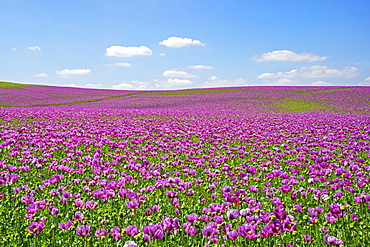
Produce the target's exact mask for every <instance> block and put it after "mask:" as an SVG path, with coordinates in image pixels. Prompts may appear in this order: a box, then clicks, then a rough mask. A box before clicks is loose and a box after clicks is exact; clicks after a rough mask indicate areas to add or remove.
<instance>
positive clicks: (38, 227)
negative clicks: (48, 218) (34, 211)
mask: <svg viewBox="0 0 370 247" xmlns="http://www.w3.org/2000/svg"><path fill="white" fill-rule="evenodd" d="M44 227H45V226H44V224H43V223H42V222H32V223H31V224H30V225H29V227H28V231H29V232H30V233H32V234H33V235H36V234H39V233H40V232H41V231H42V230H43V229H44Z"/></svg>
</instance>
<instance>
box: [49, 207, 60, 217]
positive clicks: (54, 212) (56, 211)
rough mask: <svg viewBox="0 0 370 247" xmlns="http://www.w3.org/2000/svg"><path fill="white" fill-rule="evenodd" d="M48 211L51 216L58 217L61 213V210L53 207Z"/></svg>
mask: <svg viewBox="0 0 370 247" xmlns="http://www.w3.org/2000/svg"><path fill="white" fill-rule="evenodd" d="M48 211H49V212H50V214H51V215H53V216H57V215H58V213H59V209H58V208H57V207H55V206H51V207H50V208H49V209H48Z"/></svg>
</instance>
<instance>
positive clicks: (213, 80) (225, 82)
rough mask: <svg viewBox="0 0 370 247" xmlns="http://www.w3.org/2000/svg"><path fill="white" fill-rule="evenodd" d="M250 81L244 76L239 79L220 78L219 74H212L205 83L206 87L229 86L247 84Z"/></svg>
mask: <svg viewBox="0 0 370 247" xmlns="http://www.w3.org/2000/svg"><path fill="white" fill-rule="evenodd" d="M248 83H249V82H248V81H247V80H244V79H243V78H239V79H220V78H218V77H217V76H211V77H210V78H208V81H205V82H204V83H203V86H204V87H228V86H247V84H248Z"/></svg>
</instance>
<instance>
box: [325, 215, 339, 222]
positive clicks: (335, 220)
mask: <svg viewBox="0 0 370 247" xmlns="http://www.w3.org/2000/svg"><path fill="white" fill-rule="evenodd" d="M326 221H327V222H329V223H330V224H334V223H335V222H337V219H336V218H335V217H334V216H333V215H331V214H327V216H326Z"/></svg>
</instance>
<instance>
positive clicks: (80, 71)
mask: <svg viewBox="0 0 370 247" xmlns="http://www.w3.org/2000/svg"><path fill="white" fill-rule="evenodd" d="M90 73H91V70H90V69H63V70H57V71H56V74H57V75H58V76H59V77H65V78H68V77H69V76H80V75H87V74H90Z"/></svg>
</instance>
